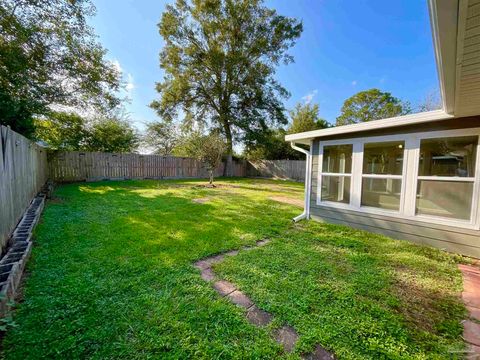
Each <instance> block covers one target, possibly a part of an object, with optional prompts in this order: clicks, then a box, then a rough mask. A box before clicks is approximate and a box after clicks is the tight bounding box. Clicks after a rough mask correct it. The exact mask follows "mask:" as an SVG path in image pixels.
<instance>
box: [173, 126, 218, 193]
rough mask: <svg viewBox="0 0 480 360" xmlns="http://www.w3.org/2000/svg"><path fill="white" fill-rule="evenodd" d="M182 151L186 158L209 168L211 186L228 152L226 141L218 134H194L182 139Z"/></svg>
mask: <svg viewBox="0 0 480 360" xmlns="http://www.w3.org/2000/svg"><path fill="white" fill-rule="evenodd" d="M181 146H182V151H183V152H184V153H185V155H186V156H189V157H192V158H194V159H197V160H199V161H201V162H202V163H203V164H205V167H206V168H207V170H208V172H209V174H210V179H209V182H210V184H213V175H214V172H215V170H216V169H217V168H218V166H220V164H221V162H222V156H223V154H224V153H225V151H226V145H225V140H224V139H223V138H222V137H221V136H220V135H219V134H218V133H217V132H211V133H210V134H208V135H204V134H202V133H201V132H192V133H191V134H189V135H188V136H186V137H185V138H184V139H182V145H181Z"/></svg>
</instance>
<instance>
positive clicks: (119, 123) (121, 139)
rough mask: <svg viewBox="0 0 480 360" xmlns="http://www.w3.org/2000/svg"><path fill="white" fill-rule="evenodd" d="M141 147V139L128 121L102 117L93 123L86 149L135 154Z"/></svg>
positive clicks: (88, 134)
mask: <svg viewBox="0 0 480 360" xmlns="http://www.w3.org/2000/svg"><path fill="white" fill-rule="evenodd" d="M138 145H139V137H138V135H137V133H136V131H135V129H134V128H133V127H132V126H131V125H130V123H129V122H128V121H127V120H124V119H120V118H118V117H113V116H112V117H102V118H99V119H96V120H94V121H93V124H92V125H91V126H90V128H89V129H88V133H87V138H86V140H85V146H84V149H85V150H86V151H101V152H120V153H127V152H133V151H135V150H136V149H137V147H138Z"/></svg>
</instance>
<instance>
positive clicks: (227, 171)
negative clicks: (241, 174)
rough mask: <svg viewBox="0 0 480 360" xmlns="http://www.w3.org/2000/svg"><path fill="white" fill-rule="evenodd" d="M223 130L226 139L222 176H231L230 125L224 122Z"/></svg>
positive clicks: (231, 143)
mask: <svg viewBox="0 0 480 360" xmlns="http://www.w3.org/2000/svg"><path fill="white" fill-rule="evenodd" d="M223 128H224V129H225V137H226V138H227V162H226V164H225V168H224V170H223V176H233V142H232V131H231V129H230V124H228V122H226V121H225V122H224V123H223Z"/></svg>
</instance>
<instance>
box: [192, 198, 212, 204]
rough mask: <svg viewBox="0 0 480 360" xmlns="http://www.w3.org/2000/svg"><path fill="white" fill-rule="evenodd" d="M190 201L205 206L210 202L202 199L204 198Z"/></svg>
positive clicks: (208, 199) (207, 199)
mask: <svg viewBox="0 0 480 360" xmlns="http://www.w3.org/2000/svg"><path fill="white" fill-rule="evenodd" d="M192 201H193V202H194V203H197V204H205V203H207V202H209V201H210V198H208V197H204V198H198V199H193V200H192Z"/></svg>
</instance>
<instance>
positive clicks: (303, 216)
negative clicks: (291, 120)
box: [290, 141, 312, 222]
mask: <svg viewBox="0 0 480 360" xmlns="http://www.w3.org/2000/svg"><path fill="white" fill-rule="evenodd" d="M290 146H291V147H292V149H294V150H296V151H299V152H301V153H303V154H305V156H306V161H305V192H304V194H305V201H304V205H303V212H302V213H301V214H300V215H298V216H295V217H294V218H293V221H294V222H297V221H300V220H302V219H307V220H308V219H309V218H310V191H311V181H312V172H311V167H312V142H310V150H305V149H303V148H301V147H299V146H296V145H295V142H294V141H291V142H290Z"/></svg>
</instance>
